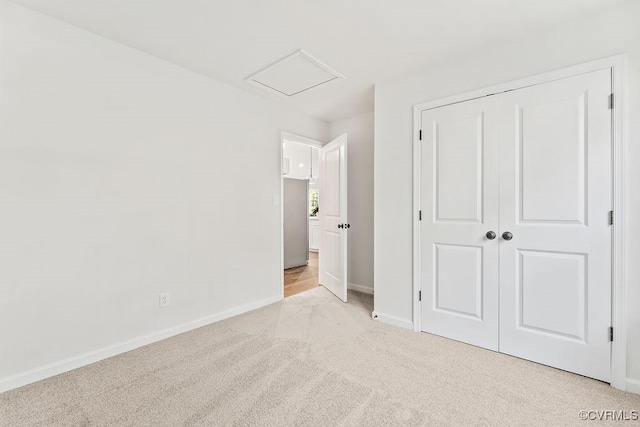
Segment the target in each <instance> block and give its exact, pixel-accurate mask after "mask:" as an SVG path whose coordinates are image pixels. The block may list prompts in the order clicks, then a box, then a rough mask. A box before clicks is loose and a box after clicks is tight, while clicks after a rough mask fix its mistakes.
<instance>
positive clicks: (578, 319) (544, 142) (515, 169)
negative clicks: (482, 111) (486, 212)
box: [500, 70, 612, 381]
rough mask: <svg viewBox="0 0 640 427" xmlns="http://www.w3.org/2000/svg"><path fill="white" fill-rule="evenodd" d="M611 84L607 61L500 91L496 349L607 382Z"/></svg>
mask: <svg viewBox="0 0 640 427" xmlns="http://www.w3.org/2000/svg"><path fill="white" fill-rule="evenodd" d="M610 93H611V74H610V70H602V71H597V72H593V73H588V74H584V75H580V76H576V77H571V78H568V79H563V80H558V81H554V82H550V83H546V84H542V85H536V86H531V87H528V88H523V89H519V90H515V91H512V92H507V93H504V94H501V95H500V115H501V125H500V128H501V147H500V171H501V172H500V234H502V233H511V235H512V238H511V239H510V240H507V239H504V238H502V236H500V351H502V352H505V353H509V354H512V355H515V356H518V357H522V358H525V359H529V360H533V361H536V362H540V363H543V364H547V365H550V366H554V367H557V368H561V369H566V370H569V371H572V372H576V373H580V374H583V375H586V376H589V377H593V378H597V379H600V380H604V381H607V380H608V379H609V357H610V356H609V355H610V343H609V339H608V330H609V326H610V325H611V323H610V322H611V226H610V225H609V223H608V214H609V211H610V210H611V207H612V167H611V150H612V146H611V110H609V105H608V97H609V94H610ZM508 237H509V236H507V238H508Z"/></svg>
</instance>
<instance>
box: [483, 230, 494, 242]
mask: <svg viewBox="0 0 640 427" xmlns="http://www.w3.org/2000/svg"><path fill="white" fill-rule="evenodd" d="M485 236H487V239H489V240H493V239H495V238H496V232H495V231H487V234H485Z"/></svg>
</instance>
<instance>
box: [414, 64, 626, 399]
mask: <svg viewBox="0 0 640 427" xmlns="http://www.w3.org/2000/svg"><path fill="white" fill-rule="evenodd" d="M603 69H610V70H611V76H612V83H613V88H612V91H613V94H614V99H615V107H614V109H613V110H612V120H613V123H612V144H613V209H614V210H613V212H614V218H613V219H614V226H613V244H612V264H611V267H612V278H611V292H612V295H611V302H612V307H611V316H612V319H611V326H613V328H614V331H615V337H614V341H613V343H612V345H611V385H612V386H613V387H615V388H617V389H620V390H626V389H627V382H628V381H627V333H626V313H625V293H626V286H627V284H626V280H625V264H624V260H625V229H626V223H625V221H626V215H625V191H626V189H625V161H624V159H625V154H626V151H627V149H626V147H627V130H626V123H627V117H626V116H627V113H626V108H627V107H626V82H627V54H619V55H614V56H610V57H607V58H602V59H598V60H595V61H590V62H586V63H583V64H579V65H574V66H571V67H567V68H562V69H559V70H554V71H550V72H546V73H542V74H538V75H534V76H531V77H526V78H523V79H518V80H513V81H510V82H506V83H501V84H498V85H494V86H490V87H486V88H483V89H478V90H474V91H470V92H466V93H462V94H458V95H453V96H449V97H446V98H441V99H437V100H433V101H429V102H424V103H421V104H416V105H414V106H413V330H414V331H416V332H419V331H420V325H421V320H422V316H421V306H420V301H419V299H418V295H419V292H420V291H421V289H420V283H421V280H420V279H421V271H420V258H421V254H420V243H421V242H420V218H419V211H420V209H421V208H420V206H421V200H420V176H421V164H420V158H421V156H420V154H421V153H420V150H421V142H420V139H419V135H420V114H421V112H422V111H424V110H430V109H433V108H438V107H443V106H445V105H450V104H455V103H459V102H464V101H470V100H472V99H476V98H481V97H485V96H490V95H494V94H498V93H501V92H506V91H509V90H514V89H522V88H524V87H527V86H534V85H539V84H543V83H548V82H551V81H554V80H560V79H564V78H568V77H573V76H577V75H580V74H585V73H589V72H592V71H598V70H603Z"/></svg>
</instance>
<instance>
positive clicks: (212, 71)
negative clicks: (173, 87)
mask: <svg viewBox="0 0 640 427" xmlns="http://www.w3.org/2000/svg"><path fill="white" fill-rule="evenodd" d="M13 1H14V2H15V3H18V4H22V5H24V6H27V7H29V8H31V9H34V10H37V11H40V12H42V13H45V14H47V15H49V16H52V17H55V18H58V19H60V20H62V21H65V22H68V23H70V24H73V25H76V26H78V27H81V28H84V29H86V30H89V31H92V32H95V33H97V34H100V35H103V36H105V37H107V38H110V39H112V40H115V41H118V42H120V43H123V44H125V45H128V46H130V47H133V48H135V49H138V50H141V51H143V52H146V53H149V54H151V55H154V56H156V57H158V58H161V59H164V60H166V61H169V62H172V63H174V64H177V65H180V66H182V67H185V68H187V69H190V70H192V71H196V72H198V73H201V74H204V75H206V76H210V77H212V78H215V79H218V80H221V81H224V82H226V83H228V84H231V85H233V86H236V87H238V88H241V89H243V90H246V91H249V92H253V93H256V94H258V95H260V96H263V97H265V98H268V99H271V100H273V101H274V102H281V103H286V104H289V105H291V106H293V107H295V108H298V109H300V110H302V111H305V112H307V113H309V114H311V115H313V116H316V117H318V118H321V119H323V120H326V121H334V120H337V119H340V118H345V117H349V116H353V115H356V114H360V113H365V112H370V111H373V85H374V84H376V83H378V82H382V81H385V80H389V79H392V78H394V77H396V76H399V75H401V74H405V73H408V72H411V71H415V70H418V69H420V68H424V67H428V66H430V65H433V64H436V63H439V62H442V61H445V60H447V59H448V58H450V57H452V56H457V55H462V54H464V53H465V52H466V51H470V50H472V49H477V48H482V47H483V46H488V45H491V44H492V43H496V42H499V41H500V40H504V39H512V38H516V37H519V36H522V35H524V34H526V33H531V32H535V31H541V30H542V29H544V28H545V27H548V26H551V25H557V24H559V23H560V22H562V21H563V20H567V19H575V18H576V17H578V16H579V15H585V14H591V13H597V12H598V11H599V10H602V9H604V8H607V7H611V6H612V5H613V4H614V3H621V2H623V1H625V0H482V1H479V0H447V1H445V0H396V1H392V0H322V1H317V0H242V1H241V0H208V1H205V0H13ZM627 1H628V0H627ZM298 49H304V50H305V51H306V52H309V53H310V54H311V55H313V56H315V57H316V58H318V59H319V60H320V61H323V62H324V63H326V64H327V65H329V66H330V67H332V68H334V69H335V70H336V71H338V72H339V73H341V74H343V75H344V76H346V79H344V80H343V79H336V80H335V81H331V82H329V83H326V84H323V85H322V86H319V87H317V88H313V89H310V90H307V91H304V92H302V93H300V94H298V95H296V96H293V97H290V98H289V99H282V97H278V96H277V95H274V94H272V93H269V92H267V91H264V90H262V89H260V88H259V87H256V86H253V85H250V84H249V83H247V82H245V81H244V80H245V79H246V78H247V77H249V76H250V75H252V74H254V73H256V72H257V71H259V70H261V69H263V68H265V67H266V66H268V65H269V64H272V63H274V62H275V61H277V60H279V59H281V58H283V57H284V56H286V55H288V54H291V53H292V52H294V51H296V50H298Z"/></svg>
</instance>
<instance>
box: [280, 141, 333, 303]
mask: <svg viewBox="0 0 640 427" xmlns="http://www.w3.org/2000/svg"><path fill="white" fill-rule="evenodd" d="M285 140H287V141H291V142H299V143H301V144H305V145H309V146H311V147H316V148H322V145H323V144H324V143H323V142H321V141H318V140H316V139H311V138H307V137H306V136H302V135H296V134H295V133H291V132H286V131H283V130H281V131H280V140H279V142H278V144H279V145H280V150H279V153H280V160H279V162H278V164H279V165H280V168H279V169H278V173H279V174H280V201H279V203H280V299H281V300H283V299H284V175H283V174H282V172H283V168H284V165H283V157H284V146H283V143H284V141H285ZM274 199H275V197H274Z"/></svg>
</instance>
